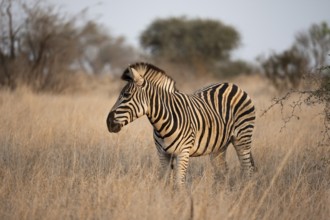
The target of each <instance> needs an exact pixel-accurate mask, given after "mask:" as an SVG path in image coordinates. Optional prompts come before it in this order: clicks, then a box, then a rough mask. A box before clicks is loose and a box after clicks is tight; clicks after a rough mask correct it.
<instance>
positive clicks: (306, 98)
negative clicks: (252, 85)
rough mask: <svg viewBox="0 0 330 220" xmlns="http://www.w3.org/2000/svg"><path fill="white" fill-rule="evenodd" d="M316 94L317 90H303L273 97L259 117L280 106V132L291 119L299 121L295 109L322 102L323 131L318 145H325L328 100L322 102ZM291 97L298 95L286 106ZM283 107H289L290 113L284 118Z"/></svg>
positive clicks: (328, 137) (328, 127) (328, 128)
mask: <svg viewBox="0 0 330 220" xmlns="http://www.w3.org/2000/svg"><path fill="white" fill-rule="evenodd" d="M317 92H318V90H315V91H313V90H307V91H306V90H304V91H300V90H291V91H289V92H287V93H286V94H285V95H283V96H281V97H275V98H274V99H273V100H272V104H271V105H270V106H268V108H267V109H265V110H264V111H263V112H262V114H261V117H263V116H265V115H266V114H267V113H268V112H269V111H270V110H271V109H273V108H274V107H275V106H280V111H281V117H282V121H283V123H284V124H283V126H282V127H281V129H280V132H282V131H283V129H285V128H286V125H287V124H288V123H289V122H290V121H291V120H292V119H297V120H299V119H300V117H299V116H298V115H297V109H299V110H301V108H302V105H303V104H306V105H313V104H316V103H321V104H324V102H325V104H324V109H323V113H322V115H324V119H323V124H324V130H323V132H322V133H323V138H322V140H321V141H320V143H319V145H320V144H327V143H329V141H330V104H329V102H328V100H326V101H324V99H323V97H320V96H318V95H317V94H318V93H317ZM293 95H298V98H296V99H295V100H294V101H292V102H291V103H290V104H287V102H288V101H289V99H290V98H291V97H292V96H293ZM327 95H328V94H327ZM285 106H289V107H290V113H289V115H288V116H285V113H284V108H285Z"/></svg>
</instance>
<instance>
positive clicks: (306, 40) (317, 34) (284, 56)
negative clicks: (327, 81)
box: [261, 22, 330, 90]
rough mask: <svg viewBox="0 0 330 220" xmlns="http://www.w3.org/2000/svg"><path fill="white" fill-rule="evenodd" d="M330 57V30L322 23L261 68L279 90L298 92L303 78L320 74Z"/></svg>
mask: <svg viewBox="0 0 330 220" xmlns="http://www.w3.org/2000/svg"><path fill="white" fill-rule="evenodd" d="M329 53H330V28H329V26H328V24H327V23H325V22H322V23H321V24H318V25H317V24H314V25H312V26H311V27H310V28H309V29H308V30H307V31H304V32H300V33H299V34H298V35H297V36H296V39H295V42H294V43H293V45H292V46H291V48H290V49H288V50H286V51H284V52H282V53H279V54H277V53H273V54H272V55H271V56H269V57H268V58H266V59H261V66H262V68H263V70H264V72H265V75H266V76H267V77H268V78H269V79H270V80H271V82H272V83H273V84H274V85H275V86H276V87H277V88H278V89H280V90H281V89H284V88H298V86H299V85H300V82H301V80H302V78H303V77H302V76H303V75H306V74H313V73H319V71H317V69H318V68H320V67H321V68H322V67H324V66H326V65H327V61H328V60H329V57H328V54H329ZM328 63H329V62H328Z"/></svg>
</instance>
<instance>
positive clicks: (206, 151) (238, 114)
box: [106, 62, 256, 186]
mask: <svg viewBox="0 0 330 220" xmlns="http://www.w3.org/2000/svg"><path fill="white" fill-rule="evenodd" d="M121 79H122V80H124V81H127V84H126V85H125V86H124V88H123V89H122V91H121V92H120V95H119V97H118V99H117V101H116V103H115V104H114V106H113V107H112V109H111V111H110V112H109V114H108V117H107V120H106V122H107V127H108V130H109V132H111V133H117V132H119V131H120V130H121V128H122V127H123V126H125V125H127V124H129V123H130V122H132V121H134V120H135V119H137V118H140V117H141V116H144V115H146V116H147V117H148V119H149V121H150V123H151V124H152V126H153V129H154V131H153V137H154V142H155V145H156V148H157V152H158V156H159V159H160V163H161V167H162V169H161V175H163V174H165V172H166V171H167V169H168V168H169V167H171V168H172V169H174V167H175V180H176V184H178V185H179V186H182V185H184V184H185V179H186V171H187V167H188V162H189V157H198V156H202V155H210V158H211V160H212V161H214V160H215V159H216V160H218V163H219V165H220V167H221V169H222V170H224V171H225V172H226V170H227V169H228V168H227V163H226V158H225V157H226V150H227V147H228V145H229V144H230V143H232V144H233V145H234V148H235V150H236V153H237V155H238V158H239V161H240V165H241V170H242V173H243V175H244V176H249V177H250V176H251V175H252V173H253V171H254V170H255V165H254V160H253V157H252V153H251V144H252V134H253V130H254V124H255V119H256V116H255V107H254V104H253V102H252V100H251V98H250V97H249V96H248V94H247V93H246V92H244V91H243V90H242V89H240V88H239V87H238V86H236V85H234V84H230V83H217V84H213V85H210V86H208V87H205V88H203V89H201V90H198V91H197V92H195V93H193V94H184V93H181V92H180V91H179V90H178V89H177V88H176V86H175V81H174V80H173V79H172V78H171V77H169V76H168V75H167V74H166V73H165V71H163V70H161V69H160V68H158V67H156V66H154V65H152V64H149V63H143V62H139V63H135V64H132V65H130V66H128V67H127V68H126V69H125V71H124V72H123V74H122V77H121ZM175 161H176V163H175ZM174 165H175V166H174Z"/></svg>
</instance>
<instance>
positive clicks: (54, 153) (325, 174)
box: [0, 79, 330, 220]
mask: <svg viewBox="0 0 330 220" xmlns="http://www.w3.org/2000/svg"><path fill="white" fill-rule="evenodd" d="M238 81H239V82H238V83H239V84H240V85H242V87H243V88H244V89H246V90H247V91H248V92H249V93H250V94H251V96H252V97H253V98H254V99H255V102H256V105H257V108H258V110H259V111H258V115H260V113H261V110H262V109H265V108H266V107H267V105H268V104H269V100H270V95H269V90H268V89H267V86H266V85H265V84H264V83H263V82H262V81H260V79H250V80H246V79H238ZM255 85H258V86H257V87H256V86H255ZM196 88H197V87H196ZM115 98H116V97H112V96H111V97H109V96H108V95H107V94H103V93H94V94H90V95H88V94H84V95H67V96H51V95H35V94H32V93H30V92H28V91H26V90H20V91H17V92H14V93H10V92H6V91H1V92H0V122H1V127H0V219H190V218H193V219H308V220H309V219H328V217H329V216H330V168H329V166H330V165H329V157H330V156H329V155H330V152H329V146H319V145H318V142H319V140H320V139H321V138H322V134H321V130H322V118H321V116H320V115H318V112H320V110H319V108H317V107H313V108H312V107H306V106H304V107H303V108H302V110H301V112H300V120H294V121H292V122H291V123H289V124H288V125H287V127H286V128H285V129H284V130H283V131H282V132H280V129H281V127H282V126H283V122H282V120H281V115H280V113H279V111H278V109H274V110H273V111H271V112H269V113H268V114H267V115H266V116H263V117H259V118H258V121H257V129H256V132H255V141H254V148H253V153H254V157H255V161H256V163H257V166H258V172H257V173H256V174H255V176H254V177H253V179H252V180H250V181H249V182H244V181H242V180H241V179H240V178H239V164H238V160H237V158H236V155H235V153H234V151H233V149H232V148H230V149H229V154H228V163H229V166H230V173H229V177H228V179H227V181H225V182H221V181H219V180H217V179H214V178H213V173H212V169H211V165H210V162H209V159H208V157H201V158H193V159H192V160H191V163H190V167H189V173H188V178H187V188H188V190H187V191H188V192H177V191H173V190H172V189H171V187H168V186H165V185H164V182H163V181H162V180H159V179H158V176H157V169H158V168H159V164H158V160H157V154H156V150H155V147H154V145H153V140H152V134H151V133H152V128H151V126H150V125H149V124H148V122H147V120H146V118H143V119H140V120H138V121H136V122H134V123H132V124H131V125H129V126H128V127H127V128H125V129H124V130H123V131H122V132H121V133H119V134H109V133H108V131H107V128H106V124H105V119H106V116H107V114H108V111H109V109H110V107H111V106H112V104H113V102H114V100H115Z"/></svg>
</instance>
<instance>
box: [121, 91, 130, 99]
mask: <svg viewBox="0 0 330 220" xmlns="http://www.w3.org/2000/svg"><path fill="white" fill-rule="evenodd" d="M130 95H131V93H129V92H124V93H123V95H122V96H123V98H128V97H130Z"/></svg>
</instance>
